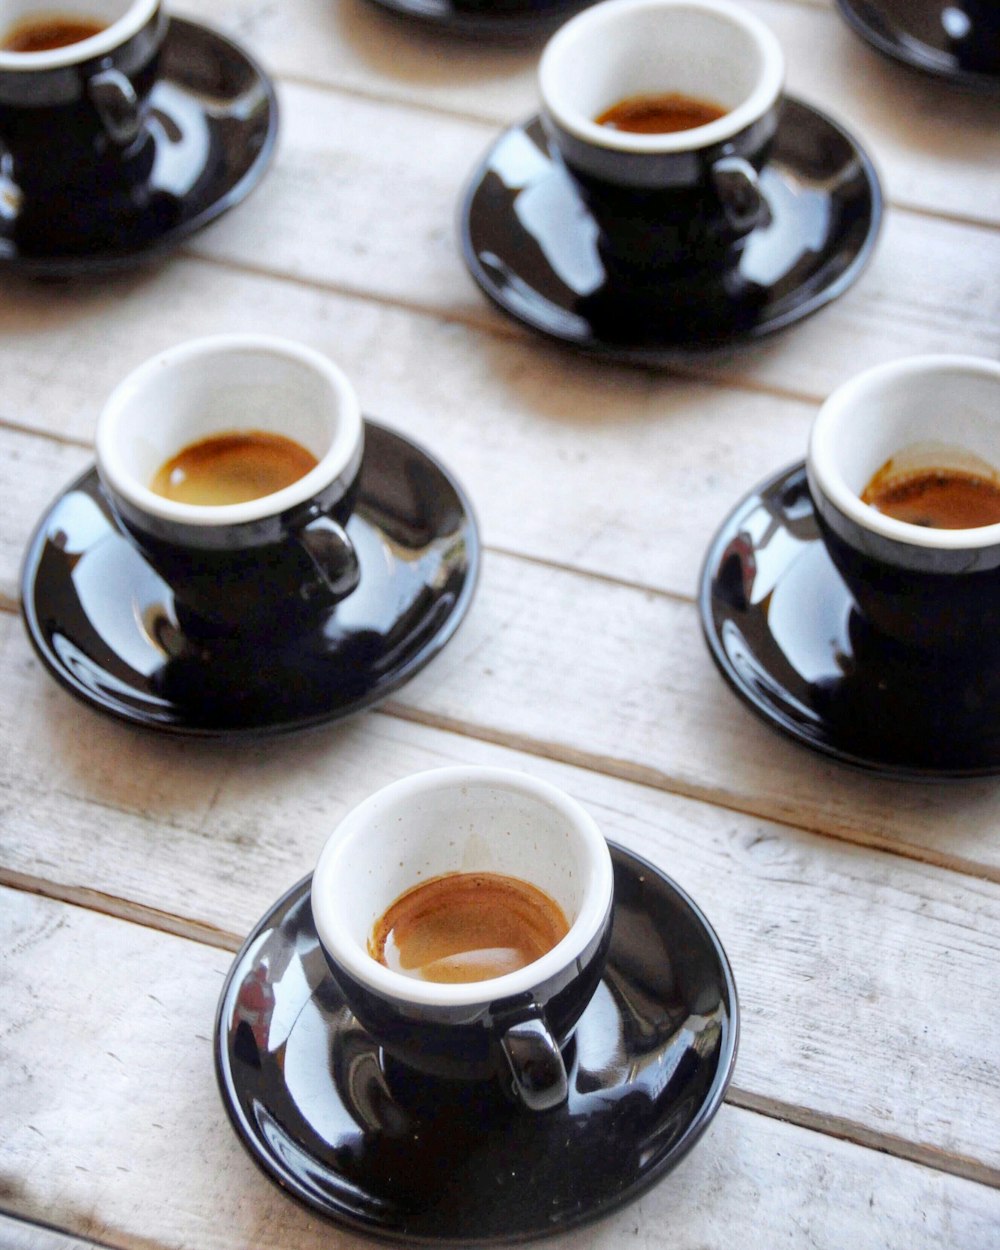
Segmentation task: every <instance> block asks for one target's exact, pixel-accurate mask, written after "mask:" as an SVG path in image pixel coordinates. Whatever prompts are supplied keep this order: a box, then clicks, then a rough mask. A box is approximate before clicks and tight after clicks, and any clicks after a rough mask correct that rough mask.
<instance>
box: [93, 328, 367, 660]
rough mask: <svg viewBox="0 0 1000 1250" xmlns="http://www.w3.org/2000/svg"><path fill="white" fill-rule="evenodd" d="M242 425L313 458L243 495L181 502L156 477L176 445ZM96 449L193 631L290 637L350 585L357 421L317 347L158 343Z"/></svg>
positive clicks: (249, 340)
mask: <svg viewBox="0 0 1000 1250" xmlns="http://www.w3.org/2000/svg"><path fill="white" fill-rule="evenodd" d="M251 431H254V432H263V433H264V434H278V435H284V436H285V437H286V438H290V439H292V440H293V441H294V442H295V443H297V444H299V446H300V447H301V448H304V449H305V450H306V451H307V452H309V453H311V455H312V456H313V457H315V459H316V461H317V463H316V465H315V467H313V468H311V469H309V471H308V472H306V473H305V474H304V476H302V477H300V478H298V480H296V481H294V482H292V483H291V484H290V485H286V486H284V487H283V488H281V489H279V490H277V491H274V492H272V493H270V494H265V495H261V496H259V497H258V498H254V499H250V500H248V501H246V502H243V503H225V504H221V505H220V504H194V503H186V502H181V501H179V500H176V499H170V498H166V497H164V496H163V495H162V494H158V493H157V492H156V491H154V490H153V489H152V488H151V483H152V481H153V478H154V476H155V475H156V473H157V471H158V470H159V469H160V468H161V466H163V465H164V464H165V463H167V462H168V461H170V460H171V459H172V458H173V457H174V456H176V455H177V454H178V453H179V452H181V451H182V450H183V449H184V448H186V447H189V446H191V445H192V444H195V443H198V442H201V441H202V440H204V439H207V438H211V437H213V436H216V435H221V434H229V433H237V434H239V433H247V432H251ZM96 450H97V471H98V475H99V477H100V481H101V486H102V489H103V490H104V493H105V495H106V496H107V498H108V500H109V502H110V504H111V506H112V508H113V509H114V511H115V513H116V514H117V516H118V517H119V519H120V520H121V523H122V525H123V526H124V528H125V529H126V531H127V532H128V533H129V534H130V535H131V537H132V539H133V540H134V541H135V543H136V545H137V546H138V547H139V548H140V549H141V550H142V552H143V553H144V555H145V556H146V558H147V559H148V560H149V562H150V563H151V564H152V565H153V567H154V568H155V569H156V570H157V572H159V574H160V575H161V576H162V577H163V579H164V580H165V581H166V582H167V584H168V585H169V586H170V588H171V589H172V591H173V594H174V600H175V604H176V607H177V610H178V613H179V614H180V615H182V616H183V618H184V619H183V621H182V624H183V625H184V626H185V628H186V629H187V630H188V631H189V632H191V633H192V634H194V635H202V636H204V637H206V638H211V637H230V636H236V637H238V638H248V639H253V640H254V641H257V642H260V641H264V642H266V641H267V640H269V639H271V638H282V637H287V635H288V634H289V632H291V631H293V630H295V629H298V628H304V627H306V626H308V625H312V624H313V623H314V622H315V621H316V620H317V618H318V617H319V616H321V615H322V614H324V613H327V612H329V611H330V609H331V608H332V607H334V606H335V605H336V604H337V603H339V602H340V600H342V599H343V598H344V597H345V596H346V595H348V594H350V592H351V591H352V590H353V589H354V588H355V586H356V585H357V583H358V579H359V576H360V573H359V566H358V560H357V555H356V553H355V551H354V548H353V546H352V544H351V541H350V539H349V537H348V535H347V533H346V531H345V529H344V525H345V523H346V521H347V519H348V516H349V515H350V512H351V509H352V507H353V502H354V496H355V490H356V484H357V478H358V473H359V470H360V467H361V458H362V453H363V450H364V425H363V422H362V419H361V413H360V409H359V406H358V400H357V397H356V395H355V393H354V390H353V388H352V387H351V385H350V383H349V382H348V380H347V378H346V377H345V376H344V374H343V373H342V372H341V370H340V369H338V368H337V367H336V365H334V364H333V363H332V362H331V361H329V360H328V359H327V358H326V357H325V356H322V355H321V354H320V353H319V352H315V351H313V350H311V349H309V348H307V347H304V346H302V345H300V344H297V343H291V342H287V341H285V340H283V339H276V338H271V337H269V336H265V335H222V336H218V337H213V338H205V339H195V340H193V341H191V342H188V343H183V344H181V345H180V346H178V347H174V348H172V349H170V350H168V351H165V352H162V353H161V354H160V355H158V356H154V357H153V358H152V359H151V360H148V361H147V362H146V363H145V364H143V365H140V366H139V368H138V369H136V370H135V371H134V372H133V373H131V374H129V375H128V377H126V378H125V379H124V381H122V382H121V383H120V384H119V385H118V387H116V389H115V390H114V391H113V392H112V394H111V396H110V397H109V398H108V400H107V403H106V404H105V406H104V408H103V410H102V411H101V414H100V417H99V418H98V423H97V437H96Z"/></svg>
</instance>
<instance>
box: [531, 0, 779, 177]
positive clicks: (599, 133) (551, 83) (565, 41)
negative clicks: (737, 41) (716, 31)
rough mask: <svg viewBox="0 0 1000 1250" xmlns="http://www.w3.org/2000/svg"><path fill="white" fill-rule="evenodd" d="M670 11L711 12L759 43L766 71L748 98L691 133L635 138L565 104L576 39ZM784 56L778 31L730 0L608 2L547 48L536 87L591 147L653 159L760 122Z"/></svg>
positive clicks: (556, 116)
mask: <svg viewBox="0 0 1000 1250" xmlns="http://www.w3.org/2000/svg"><path fill="white" fill-rule="evenodd" d="M671 9H688V10H697V11H700V12H708V13H713V14H716V15H718V16H721V17H725V18H727V19H728V20H729V21H731V22H732V23H733V24H734V25H735V26H739V27H741V28H742V29H743V30H744V32H745V33H747V34H748V35H749V36H750V37H751V38H752V39H753V40H754V42H755V43H756V45H757V47H758V49H759V51H760V53H761V58H762V67H761V73H760V76H759V79H758V81H757V84H756V86H755V87H754V89H753V91H752V92H751V93H750V95H749V96H747V98H746V99H745V100H743V101H741V103H740V104H738V105H737V106H736V107H735V108H733V109H731V110H730V111H729V112H728V113H726V115H725V116H724V117H720V118H717V119H716V120H715V121H712V122H708V123H706V125H704V126H694V127H692V128H691V129H689V130H680V131H674V132H670V133H667V134H634V133H632V132H630V131H623V130H614V129H612V128H610V127H608V126H601V125H598V123H597V122H596V121H594V119H593V118H592V117H586V116H584V115H583V114H582V113H580V112H578V111H576V110H574V109H572V108H570V107H568V106H566V105H565V104H564V102H563V100H562V98H561V97H560V93H559V90H558V65H559V61H560V58H561V57H562V56H563V55H564V52H565V49H566V48H567V46H568V45H571V44H572V42H573V41H575V40H576V39H578V38H581V37H584V36H586V35H589V34H592V33H599V32H600V31H601V29H602V28H604V27H606V26H608V25H609V24H610V23H617V22H620V21H623V20H629V18H630V17H631V16H632V15H633V14H636V13H645V12H649V11H655V10H661V11H664V12H666V11H669V10H671ZM784 79H785V58H784V53H783V52H782V49H781V44H780V43H779V41H778V38H777V36H776V35H775V34H774V32H773V31H772V30H771V29H770V28H769V27H768V26H767V25H765V23H764V22H762V21H761V20H760V18H758V17H756V16H754V14H752V13H750V12H748V11H747V10H745V9H742V8H740V7H738V6H737V5H735V4H732V3H730V0H604V3H601V4H596V5H593V6H592V7H591V8H588V9H584V10H583V11H582V12H581V13H578V14H577V15H576V16H575V17H572V18H570V20H569V21H568V22H566V23H565V24H564V25H563V26H561V27H560V28H559V30H557V31H556V33H555V34H554V35H553V36H552V38H551V39H550V40H549V42H548V43H547V44H546V45H545V49H544V51H543V52H542V57H541V60H540V61H539V65H538V85H539V91H540V93H541V97H542V102H543V104H544V106H545V108H546V109H547V110H548V112H549V114H550V116H551V117H552V119H553V120H554V121H555V122H556V123H557V124H558V125H559V126H560V127H562V129H563V130H565V131H566V132H567V133H568V134H571V135H573V136H574V137H575V138H577V139H579V140H581V141H582V142H584V143H587V144H590V145H591V146H592V147H597V148H603V149H605V150H608V151H615V152H624V153H634V154H641V153H647V154H652V155H663V154H667V153H671V152H691V151H698V150H701V149H703V148H707V147H711V146H712V145H714V144H716V143H723V142H725V141H726V140H727V139H731V138H732V137H733V136H734V135H737V134H739V133H740V131H742V130H744V129H745V128H746V127H747V126H750V125H752V124H753V123H754V122H755V121H759V120H760V118H761V117H763V116H764V114H765V113H766V112H767V111H768V109H770V108H771V107H772V105H774V104H775V103H776V101H777V100H778V98H779V97H780V95H781V92H782V90H783V88H784Z"/></svg>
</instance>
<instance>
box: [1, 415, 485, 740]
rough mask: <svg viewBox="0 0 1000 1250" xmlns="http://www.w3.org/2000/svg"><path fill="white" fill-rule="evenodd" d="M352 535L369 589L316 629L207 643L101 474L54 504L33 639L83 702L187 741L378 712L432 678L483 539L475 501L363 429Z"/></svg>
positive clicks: (35, 570)
mask: <svg viewBox="0 0 1000 1250" xmlns="http://www.w3.org/2000/svg"><path fill="white" fill-rule="evenodd" d="M365 442H366V452H365V459H364V463H363V465H362V470H361V478H360V482H359V488H358V498H357V504H356V507H355V509H354V511H353V513H352V515H351V519H350V521H349V522H348V525H347V531H348V534H349V535H350V537H351V541H352V543H353V544H354V547H355V549H356V551H357V553H358V558H359V560H360V564H361V583H360V585H359V586H358V588H357V590H355V591H354V592H353V594H351V595H350V596H348V598H346V599H345V600H343V602H342V603H340V604H339V605H338V606H337V607H336V608H334V609H333V611H332V612H331V613H330V614H329V615H328V616H327V617H326V618H324V620H323V621H322V622H320V623H319V624H318V625H317V626H316V627H315V628H313V629H310V630H305V631H301V632H298V633H295V634H293V635H291V636H290V637H289V638H287V639H284V640H278V641H276V642H274V643H272V644H270V645H267V646H262V647H257V646H249V645H247V643H246V642H245V641H243V640H239V639H237V640H235V641H232V642H230V641H227V640H217V641H213V642H211V643H206V642H205V641H204V640H202V639H201V638H195V637H191V636H189V635H188V634H187V633H186V632H185V629H184V627H183V625H182V623H181V622H180V621H179V620H178V616H177V612H176V609H175V604H174V599H173V595H172V594H171V592H170V590H169V589H168V587H167V585H166V583H165V582H163V581H162V579H161V578H160V577H159V576H158V575H157V574H156V573H155V572H154V570H153V569H152V568H151V567H150V566H149V564H148V563H147V561H146V560H145V559H144V558H143V556H142V555H141V553H140V552H139V551H138V549H137V548H136V547H135V545H134V544H133V543H132V542H131V541H130V539H129V538H128V537H127V535H126V533H125V532H124V531H123V530H122V528H121V527H120V526H119V525H118V524H116V523H115V520H114V517H113V514H112V512H111V509H110V508H109V506H108V504H107V502H106V500H105V498H104V496H103V494H102V492H101V490H100V487H99V485H98V482H97V474H96V472H95V471H94V470H91V471H90V472H88V473H85V474H84V475H83V476H82V477H81V478H80V479H79V480H78V481H77V482H75V483H73V484H72V485H71V486H70V487H68V488H67V490H65V491H64V492H63V493H62V494H61V495H60V496H59V498H58V499H57V500H56V501H55V503H54V504H53V506H52V507H51V509H50V510H49V511H48V513H47V514H46V516H45V517H44V518H43V519H42V521H41V524H40V525H39V527H38V529H37V530H36V532H35V534H34V536H33V538H32V540H31V543H30V544H29V547H28V550H27V554H26V556H25V561H24V567H23V569H22V574H21V600H22V611H23V614H24V619H25V624H26V626H27V629H28V634H29V637H30V638H31V641H32V643H33V644H34V646H35V649H36V651H37V652H38V654H39V656H40V657H41V659H42V661H43V662H44V664H45V666H46V667H47V668H48V670H49V672H50V673H51V674H52V675H53V676H54V677H55V678H56V680H57V681H59V682H60V684H61V685H63V686H65V687H66V689H68V690H69V691H70V693H71V694H74V695H75V696H76V697H77V698H79V699H82V700H83V701H84V702H85V703H87V704H89V705H90V706H92V707H94V708H97V709H98V710H100V711H102V712H107V713H109V714H110V715H112V716H114V717H116V718H117V719H119V720H123V721H126V722H128V723H130V724H135V725H141V726H144V727H147V728H150V729H157V730H161V731H164V732H167V733H173V734H188V735H195V736H202V737H235V736H240V735H255V734H264V733H280V732H286V731H290V730H296V729H302V728H306V727H308V726H310V725H317V724H322V723H325V722H327V721H331V720H336V719H338V718H340V717H343V716H347V715H350V714H351V713H353V712H356V711H359V710H361V709H362V708H366V707H370V706H372V705H373V704H375V703H377V702H378V701H379V700H381V699H384V698H385V697H386V696H387V695H389V694H391V693H392V692H393V691H394V690H396V689H398V688H399V686H401V685H402V684H403V683H404V682H405V681H407V680H408V679H409V678H410V677H412V676H413V675H414V674H415V673H417V672H418V671H419V670H420V669H421V668H423V667H424V665H426V664H427V663H428V661H430V660H431V659H432V658H433V657H434V656H435V655H437V653H438V652H439V651H440V650H441V648H442V647H443V646H444V645H445V643H447V642H448V640H449V639H450V638H451V636H452V635H453V634H454V632H455V630H456V629H457V627H458V625H459V624H460V622H461V621H462V619H463V617H464V616H465V613H466V611H467V610H468V608H469V605H470V603H471V600H472V595H473V591H474V589H475V584H476V578H477V575H478V570H479V537H478V531H477V528H476V523H475V518H474V516H473V514H472V509H471V505H470V504H469V501H468V499H467V498H466V496H465V494H464V492H463V491H462V489H461V487H460V486H459V485H458V484H457V483H456V482H455V481H454V479H453V478H452V477H451V476H450V475H449V474H448V473H447V471H446V470H445V469H444V468H443V467H442V466H441V465H440V464H439V463H438V462H437V461H435V460H434V459H433V458H432V457H431V456H430V455H429V454H428V453H427V452H425V451H423V450H422V449H421V448H419V447H416V446H414V445H413V444H412V443H411V442H409V441H408V440H407V439H405V438H404V437H403V436H402V435H399V434H396V433H394V432H392V431H390V430H387V429H384V428H383V427H381V426H379V425H376V424H375V423H374V422H371V421H366V422H365Z"/></svg>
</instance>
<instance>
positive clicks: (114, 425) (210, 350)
mask: <svg viewBox="0 0 1000 1250" xmlns="http://www.w3.org/2000/svg"><path fill="white" fill-rule="evenodd" d="M247 352H252V353H253V354H255V355H259V356H267V355H270V356H275V357H279V358H281V359H284V360H293V361H295V362H297V363H299V364H302V365H305V366H307V367H308V368H309V369H311V370H312V371H313V372H315V373H317V374H319V375H320V376H322V377H323V378H324V379H325V380H326V381H327V382H328V384H329V385H330V387H331V389H332V391H333V393H334V394H335V396H336V398H337V404H338V424H337V430H336V433H335V435H334V438H333V440H332V442H331V444H330V446H329V447H328V448H327V450H326V452H325V453H324V454H323V456H322V457H321V458H320V459H319V462H318V463H317V464H316V465H314V466H313V468H311V469H310V470H309V472H308V473H305V474H303V476H302V477H300V478H298V479H297V480H296V481H295V482H292V483H291V485H289V486H286V487H284V488H283V489H282V490H279V491H274V492H273V493H272V494H270V495H261V496H259V497H258V498H256V499H250V500H247V501H246V502H245V503H233V504H217V505H203V504H190V503H182V502H180V501H178V500H176V499H167V498H165V497H164V496H163V495H159V494H157V493H156V492H155V491H154V490H151V489H150V487H149V486H148V484H147V483H145V482H140V481H138V480H137V479H136V478H135V477H133V476H132V474H131V473H130V472H129V470H128V468H127V466H126V464H125V461H124V457H123V455H122V454H121V450H120V446H119V443H118V435H119V431H120V428H121V424H122V421H123V420H124V419H125V414H126V412H127V409H128V408H129V406H130V405H131V404H132V403H133V401H134V399H135V397H136V395H137V394H139V393H141V392H142V391H143V390H144V388H145V387H146V386H147V385H148V384H149V383H150V382H152V381H153V380H154V379H156V378H159V377H160V375H161V374H162V371H163V370H164V369H170V368H172V367H175V366H177V365H180V364H184V363H187V362H188V361H192V360H198V359H204V360H209V359H212V358H214V357H217V356H220V355H225V354H229V353H247ZM363 437H364V426H363V421H362V417H361V408H360V405H359V402H358V397H357V395H356V393H355V391H354V387H353V386H352V385H351V383H350V381H349V380H348V378H347V376H346V374H345V373H344V372H343V370H342V369H340V368H339V367H338V366H337V365H335V364H334V363H333V361H332V360H330V359H329V358H328V357H326V356H324V355H323V354H322V353H321V352H318V351H315V350H314V349H313V348H311V347H307V346H305V344H303V343H296V342H293V341H291V340H289V339H282V338H277V337H275V336H273V335H268V334H218V335H210V336H207V337H205V338H198V339H190V340H188V341H187V342H184V343H179V344H177V345H176V346H175V347H170V348H167V349H166V350H165V351H162V352H158V353H157V354H156V355H155V356H152V357H150V359H148V360H146V361H144V362H143V363H142V364H141V365H138V366H137V367H136V368H135V369H133V370H132V372H131V373H129V374H128V375H127V376H126V377H125V378H123V379H122V381H121V382H119V383H118V385H117V386H116V387H115V389H114V390H113V391H112V392H111V394H110V395H109V396H108V399H107V400H106V401H105V404H104V407H103V408H102V409H101V412H100V415H99V416H98V419H97V433H96V436H95V440H94V446H95V450H96V455H97V467H98V473H99V475H100V477H101V479H102V480H103V481H104V482H105V483H106V484H107V486H108V487H109V488H110V490H111V491H112V492H113V493H114V494H117V495H119V496H120V497H121V498H123V499H125V500H127V501H128V502H129V503H130V504H131V505H132V507H133V508H135V509H136V510H137V511H139V512H141V513H143V514H144V515H146V516H150V517H155V518H157V519H159V520H161V521H166V522H172V523H177V524H183V525H192V526H200V527H204V528H210V527H218V526H228V525H241V524H245V523H247V522H252V521H259V520H262V519H264V518H265V517H272V516H279V515H281V514H282V513H284V512H287V511H289V510H290V509H292V508H296V507H299V506H300V505H302V504H304V503H307V502H308V501H309V500H310V499H312V498H314V497H315V496H316V495H318V494H319V493H320V492H321V491H322V490H324V489H325V488H326V487H327V486H329V485H330V483H331V482H333V481H335V480H336V479H337V478H338V477H340V476H341V475H342V474H344V473H346V471H347V470H348V469H349V468H350V467H351V465H352V463H353V461H354V459H355V457H356V455H357V451H358V448H359V446H360V445H361V443H362V440H363ZM176 450H177V451H180V450H181V448H179V447H178V448H177V449H176Z"/></svg>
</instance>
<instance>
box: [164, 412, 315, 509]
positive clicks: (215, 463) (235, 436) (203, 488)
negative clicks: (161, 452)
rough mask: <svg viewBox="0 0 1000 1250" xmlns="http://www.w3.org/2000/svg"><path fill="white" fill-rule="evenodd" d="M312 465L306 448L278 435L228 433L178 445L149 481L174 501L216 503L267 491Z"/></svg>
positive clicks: (245, 499) (288, 483)
mask: <svg viewBox="0 0 1000 1250" xmlns="http://www.w3.org/2000/svg"><path fill="white" fill-rule="evenodd" d="M317 463H318V461H317V459H316V457H315V456H314V455H313V454H312V452H310V451H307V450H306V449H305V448H304V447H302V446H301V445H300V444H299V443H296V442H295V441H294V440H293V439H290V438H286V437H285V436H284V435H283V434H270V433H266V432H265V431H263V430H244V431H233V432H232V433H226V434H214V435H212V436H211V437H210V438H203V439H200V440H199V441H198V442H196V443H191V444H190V445H189V446H187V447H184V448H182V449H181V450H180V451H179V452H178V453H177V455H176V456H171V458H170V459H169V460H168V461H166V463H165V464H162V465H161V466H160V468H159V469H157V471H156V473H155V475H154V477H153V480H152V481H151V482H150V484H149V485H150V489H151V490H153V491H155V492H156V494H158V495H162V496H163V497H164V498H165V499H173V500H176V501H177V502H178V503H189V504H201V505H208V506H210V507H221V506H223V505H225V504H233V503H247V502H248V501H249V500H251V499H261V498H262V497H263V496H264V495H273V494H274V492H275V491H278V490H283V489H284V488H285V487H286V486H291V485H292V483H293V482H297V481H298V480H299V478H300V477H304V476H305V475H306V474H307V473H308V472H309V470H310V469H314V468H315V467H316V465H317Z"/></svg>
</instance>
